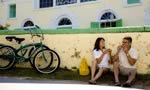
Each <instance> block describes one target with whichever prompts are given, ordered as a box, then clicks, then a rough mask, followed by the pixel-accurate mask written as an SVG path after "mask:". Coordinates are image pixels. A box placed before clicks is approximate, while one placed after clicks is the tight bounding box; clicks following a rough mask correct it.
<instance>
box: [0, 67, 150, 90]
mask: <svg viewBox="0 0 150 90" xmlns="http://www.w3.org/2000/svg"><path fill="white" fill-rule="evenodd" d="M89 80H90V75H88V76H80V75H79V73H78V71H77V72H73V71H69V70H64V69H60V70H58V71H57V72H55V73H52V74H41V73H37V72H36V71H35V70H33V69H26V68H15V69H12V70H8V71H0V83H50V84H53V83H56V84H82V85H85V84H86V85H89V84H88V81H89ZM113 80H114V77H113V73H111V72H110V73H107V74H106V75H102V77H101V78H100V79H98V81H97V85H98V86H99V85H106V86H113V85H114V82H113ZM126 80H127V77H124V76H120V81H121V83H124V82H125V81H126ZM16 81H17V82H16ZM97 85H96V86H97ZM132 88H138V89H150V76H149V75H147V76H145V75H138V76H137V78H136V80H135V82H134V84H133V85H132Z"/></svg>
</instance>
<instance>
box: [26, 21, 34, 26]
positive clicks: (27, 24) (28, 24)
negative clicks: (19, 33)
mask: <svg viewBox="0 0 150 90" xmlns="http://www.w3.org/2000/svg"><path fill="white" fill-rule="evenodd" d="M29 26H34V23H33V22H32V21H30V20H29V21H26V22H25V23H24V25H23V27H29Z"/></svg>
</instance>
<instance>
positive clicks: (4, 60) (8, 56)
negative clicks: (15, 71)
mask: <svg viewBox="0 0 150 90" xmlns="http://www.w3.org/2000/svg"><path fill="white" fill-rule="evenodd" d="M14 64H15V51H14V48H12V47H11V46H2V47H0V70H7V69H10V68H11V67H13V66H14Z"/></svg>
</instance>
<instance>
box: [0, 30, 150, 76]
mask: <svg viewBox="0 0 150 90" xmlns="http://www.w3.org/2000/svg"><path fill="white" fill-rule="evenodd" d="M5 36H6V35H0V42H1V43H2V42H3V43H5V44H10V45H12V46H13V47H18V46H17V44H15V43H14V42H13V44H12V43H10V42H8V41H6V40H5ZM7 36H8V35H7ZM16 36H18V37H24V38H26V40H25V41H24V43H31V42H32V40H31V39H30V36H29V35H16ZM124 36H132V38H133V44H132V46H133V47H135V48H137V50H138V52H139V59H138V61H137V70H138V73H140V74H148V73H149V74H150V61H149V59H150V40H149V38H150V33H149V32H143V33H142V32H140V33H98V34H52V35H48V34H47V35H45V40H44V43H45V44H46V45H48V46H49V47H50V48H51V49H54V50H55V51H56V52H57V53H58V54H59V55H60V58H61V67H62V68H64V67H67V68H69V69H72V68H73V67H77V68H79V64H80V61H81V59H82V58H83V57H86V58H87V61H88V65H89V66H90V65H91V60H92V59H93V56H92V49H93V47H94V43H95V40H96V38H97V37H104V38H105V40H106V48H111V49H112V55H114V53H115V52H116V47H117V46H118V45H119V44H121V42H122V38H123V37H124ZM35 39H36V38H35ZM36 41H38V40H36ZM28 64H29V63H27V64H24V63H22V64H20V65H18V66H21V67H26V66H27V67H29V66H28Z"/></svg>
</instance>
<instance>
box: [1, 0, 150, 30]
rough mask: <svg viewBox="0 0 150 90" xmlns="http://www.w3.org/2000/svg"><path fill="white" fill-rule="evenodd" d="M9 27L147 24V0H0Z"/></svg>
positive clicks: (149, 6)
mask: <svg viewBox="0 0 150 90" xmlns="http://www.w3.org/2000/svg"><path fill="white" fill-rule="evenodd" d="M0 24H1V25H5V24H9V25H10V29H18V28H23V27H27V26H34V25H37V26H39V27H40V28H41V29H61V28H72V29H78V28H79V29H83V28H105V27H120V26H143V25H150V0H0Z"/></svg>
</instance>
